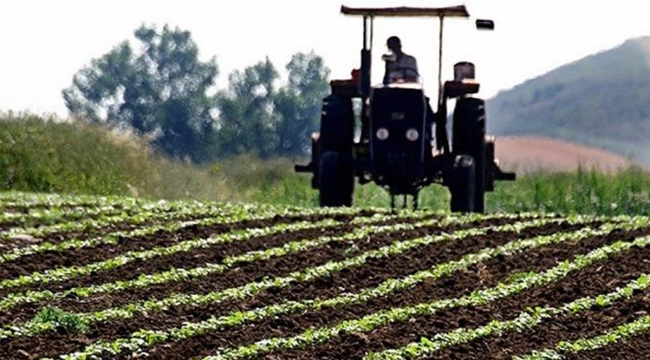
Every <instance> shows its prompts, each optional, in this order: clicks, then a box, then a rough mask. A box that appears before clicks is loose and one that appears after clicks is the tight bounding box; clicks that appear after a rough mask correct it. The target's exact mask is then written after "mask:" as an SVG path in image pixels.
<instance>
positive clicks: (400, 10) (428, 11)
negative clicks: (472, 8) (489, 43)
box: [341, 5, 469, 18]
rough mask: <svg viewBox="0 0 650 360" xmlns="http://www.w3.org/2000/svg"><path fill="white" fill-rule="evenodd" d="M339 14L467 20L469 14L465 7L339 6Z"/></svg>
mask: <svg viewBox="0 0 650 360" xmlns="http://www.w3.org/2000/svg"><path fill="white" fill-rule="evenodd" d="M341 13H342V14H345V15H356V16H372V17H376V16H383V17H462V18H468V17H469V13H468V12H467V8H466V7H465V5H458V6H449V7H439V8H424V7H409V6H400V7H383V8H353V7H348V6H345V5H343V6H341Z"/></svg>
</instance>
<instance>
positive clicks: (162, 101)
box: [63, 26, 217, 161]
mask: <svg viewBox="0 0 650 360" xmlns="http://www.w3.org/2000/svg"><path fill="white" fill-rule="evenodd" d="M135 37H136V39H137V40H138V41H139V42H140V46H141V51H140V52H139V53H137V54H136V53H134V51H133V50H132V49H131V46H130V45H129V43H128V42H126V41H125V42H123V43H121V44H119V45H118V46H117V47H115V48H114V49H113V50H111V51H110V52H109V53H107V54H105V55H104V56H102V57H101V58H99V59H94V60H92V62H91V65H90V66H89V67H85V68H83V69H82V70H80V71H79V72H78V73H77V74H76V75H75V76H74V79H73V83H72V86H70V87H69V88H68V89H65V90H63V98H64V99H65V103H66V106H67V107H68V109H69V110H70V113H71V114H72V115H73V116H75V117H76V118H78V119H81V120H86V121H91V122H93V123H106V124H109V125H111V126H114V127H121V128H132V129H134V130H136V131H137V132H138V133H140V134H146V135H149V136H151V137H152V138H153V139H154V140H153V143H154V144H155V145H156V146H157V147H158V148H159V149H162V150H163V151H164V152H165V153H166V154H168V155H170V156H173V157H178V158H182V157H186V156H187V157H190V158H191V159H192V160H195V161H198V160H202V156H203V152H202V146H203V145H205V144H206V142H208V141H209V137H210V135H212V126H213V124H212V118H211V115H210V111H211V109H212V106H211V100H210V98H209V97H208V95H207V93H206V92H207V90H208V89H209V88H210V87H211V86H212V85H213V83H214V78H215V76H216V75H217V65H216V61H215V59H214V58H213V59H212V60H210V61H208V62H201V61H199V59H198V48H197V46H196V44H195V43H194V42H193V41H192V39H191V36H190V33H189V32H188V31H181V30H179V29H175V30H171V29H169V27H167V26H165V27H164V28H163V29H162V31H161V32H158V31H157V30H156V29H155V27H146V26H142V27H140V28H139V29H137V30H136V31H135Z"/></svg>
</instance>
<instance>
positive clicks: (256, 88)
mask: <svg viewBox="0 0 650 360" xmlns="http://www.w3.org/2000/svg"><path fill="white" fill-rule="evenodd" d="M286 69H287V72H288V76H289V78H288V82H287V84H286V85H285V86H282V87H280V88H277V86H276V84H277V82H278V80H279V74H278V72H277V70H276V69H275V67H274V65H273V64H272V63H271V62H270V61H269V59H268V58H267V59H266V60H265V61H263V62H259V63H257V64H255V65H253V66H251V67H248V68H246V69H245V70H244V71H235V72H233V73H232V74H231V75H230V77H229V80H230V84H229V88H228V89H227V90H223V91H220V92H219V93H218V94H217V95H216V104H217V108H218V110H219V118H218V119H217V131H218V134H217V140H218V141H217V149H218V150H217V153H218V154H219V155H220V156H233V155H241V154H255V155H257V156H259V157H261V158H269V157H273V156H296V155H304V154H305V153H306V151H307V149H308V147H309V145H310V143H309V139H310V134H311V132H313V131H315V130H317V128H318V119H319V118H320V107H321V100H322V98H323V97H324V96H325V95H326V93H327V91H328V90H329V87H328V84H327V80H326V79H327V77H328V75H329V70H328V69H327V68H326V67H325V66H324V63H323V59H322V58H321V57H319V56H317V55H315V54H314V53H313V52H312V53H309V54H303V53H297V54H294V55H293V57H292V59H291V61H290V62H289V63H288V64H287V66H286Z"/></svg>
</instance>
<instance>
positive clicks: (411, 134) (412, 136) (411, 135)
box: [406, 129, 420, 141]
mask: <svg viewBox="0 0 650 360" xmlns="http://www.w3.org/2000/svg"><path fill="white" fill-rule="evenodd" d="M406 138H407V139H408V140H409V141H417V139H419V138H420V133H419V132H418V131H417V130H415V129H408V130H406Z"/></svg>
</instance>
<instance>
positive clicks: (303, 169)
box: [293, 162, 314, 173]
mask: <svg viewBox="0 0 650 360" xmlns="http://www.w3.org/2000/svg"><path fill="white" fill-rule="evenodd" d="M293 169H294V171H295V172H297V173H313V172H314V163H313V162H310V163H309V164H307V165H297V164H296V165H294V166H293Z"/></svg>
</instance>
